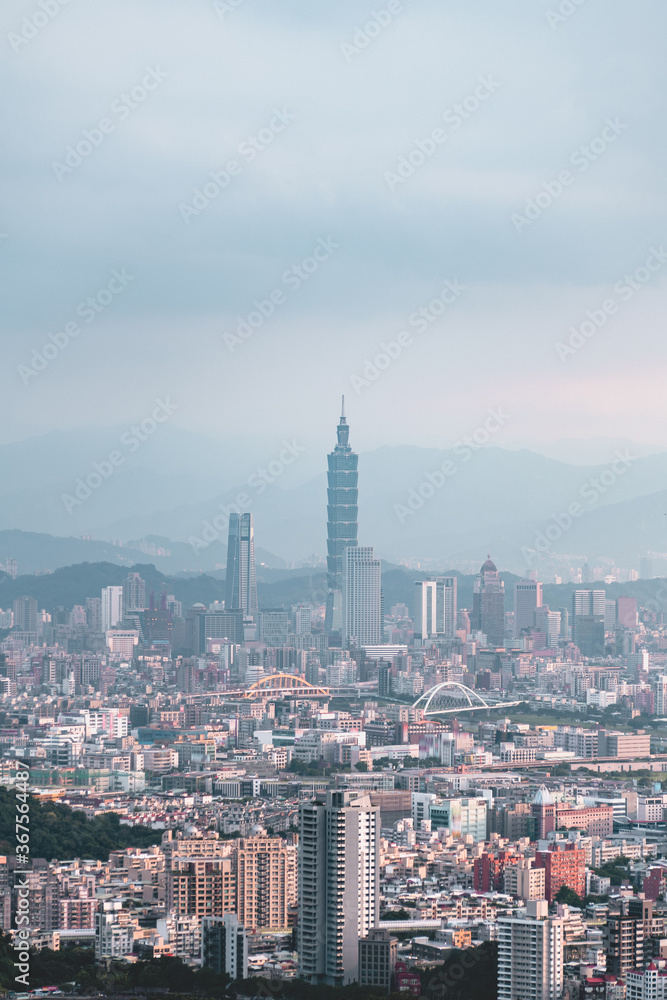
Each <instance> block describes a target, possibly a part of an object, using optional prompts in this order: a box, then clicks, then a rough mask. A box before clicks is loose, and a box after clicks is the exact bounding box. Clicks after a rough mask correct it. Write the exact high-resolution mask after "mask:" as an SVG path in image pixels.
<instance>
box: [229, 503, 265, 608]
mask: <svg viewBox="0 0 667 1000" xmlns="http://www.w3.org/2000/svg"><path fill="white" fill-rule="evenodd" d="M225 608H226V610H228V611H231V610H240V611H243V612H244V614H246V615H249V616H251V617H253V618H256V617H257V577H256V573H255V531H254V528H253V523H252V514H230V515H229V535H228V538H227V573H226V577H225Z"/></svg>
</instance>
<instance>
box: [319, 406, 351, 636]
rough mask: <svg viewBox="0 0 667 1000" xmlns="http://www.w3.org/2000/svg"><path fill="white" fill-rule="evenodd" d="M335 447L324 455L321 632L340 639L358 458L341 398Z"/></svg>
mask: <svg viewBox="0 0 667 1000" xmlns="http://www.w3.org/2000/svg"><path fill="white" fill-rule="evenodd" d="M336 436H337V440H336V447H335V448H334V450H333V451H332V452H329V454H328V456H327V466H328V471H327V587H328V595H327V606H326V614H325V621H324V629H325V632H326V633H327V635H330V636H333V637H340V635H341V633H342V631H343V575H344V565H343V555H344V552H345V549H346V547H347V546H349V545H357V534H358V520H359V506H358V504H359V489H358V487H359V472H358V464H359V456H358V455H357V454H356V453H355V452H353V451H352V449H351V447H350V442H349V438H350V428H349V427H348V423H347V420H346V419H345V397H343V404H342V409H341V417H340V422H339V424H338V429H337V431H336Z"/></svg>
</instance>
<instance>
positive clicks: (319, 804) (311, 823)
mask: <svg viewBox="0 0 667 1000" xmlns="http://www.w3.org/2000/svg"><path fill="white" fill-rule="evenodd" d="M379 851H380V807H379V806H374V805H372V804H371V800H370V798H369V797H368V796H365V795H364V796H360V797H359V798H356V799H352V798H351V795H350V792H349V791H347V790H336V791H329V792H327V795H326V800H315V801H312V802H306V803H302V804H301V807H300V810H299V918H298V926H297V942H298V943H297V949H298V952H299V975H300V976H301V978H302V979H305V980H307V981H308V982H310V983H327V984H329V985H332V986H346V985H348V984H350V983H354V982H358V981H359V940H360V938H366V937H368V935H369V933H370V931H371V930H372V929H373V928H374V927H376V926H377V922H378V919H379V905H380V891H379V867H380V854H379Z"/></svg>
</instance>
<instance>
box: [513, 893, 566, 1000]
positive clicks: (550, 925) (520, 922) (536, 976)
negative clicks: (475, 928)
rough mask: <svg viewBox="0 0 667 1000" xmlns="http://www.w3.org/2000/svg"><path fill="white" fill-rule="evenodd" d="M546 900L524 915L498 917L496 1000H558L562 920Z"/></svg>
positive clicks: (528, 908) (532, 905)
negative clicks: (554, 913) (550, 908)
mask: <svg viewBox="0 0 667 1000" xmlns="http://www.w3.org/2000/svg"><path fill="white" fill-rule="evenodd" d="M548 913H549V905H548V903H547V902H546V901H545V900H529V901H528V902H527V903H526V913H525V915H524V916H516V917H500V918H499V919H498V1000H517V998H518V997H520V998H521V1000H559V998H560V996H561V993H562V990H563V940H564V931H563V923H564V922H563V919H562V918H560V917H549V916H548Z"/></svg>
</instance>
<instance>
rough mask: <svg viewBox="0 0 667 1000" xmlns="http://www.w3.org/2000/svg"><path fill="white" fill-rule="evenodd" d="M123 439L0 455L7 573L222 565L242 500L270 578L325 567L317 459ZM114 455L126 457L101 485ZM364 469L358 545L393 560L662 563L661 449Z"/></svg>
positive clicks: (401, 460) (469, 565)
mask: <svg viewBox="0 0 667 1000" xmlns="http://www.w3.org/2000/svg"><path fill="white" fill-rule="evenodd" d="M121 437H122V431H119V430H117V429H110V430H106V431H103V432H102V431H94V430H90V431H86V432H79V431H77V432H61V431H54V432H53V433H52V434H50V435H47V436H45V437H41V438H30V439H27V440H26V441H22V442H20V443H18V444H11V445H4V446H2V447H0V469H2V472H3V475H2V478H1V480H0V527H3V528H4V529H5V530H3V531H0V563H3V562H5V560H6V559H7V558H11V557H13V558H15V559H17V561H18V562H19V569H20V571H21V572H37V571H49V570H54V569H56V568H58V567H60V566H65V565H69V564H72V563H76V562H81V561H88V562H100V561H108V562H112V563H114V564H116V565H119V566H128V565H130V564H132V563H137V562H144V561H147V560H150V561H152V562H155V564H156V566H158V567H159V568H160V569H161V570H162V571H164V572H168V573H177V572H210V571H214V570H219V569H222V568H224V565H225V560H226V527H225V525H226V522H225V518H224V512H223V510H222V509H221V508H227V509H229V508H230V506H232V505H234V504H236V505H237V506H238V507H239V508H241V509H246V510H251V511H252V513H253V514H254V521H255V539H256V545H257V552H258V560H259V561H260V562H263V563H265V564H266V566H267V567H271V568H274V569H278V568H281V567H283V568H284V567H285V566H286V565H292V566H293V565H295V564H298V563H300V562H309V563H312V564H313V565H318V563H320V564H321V561H322V556H323V554H324V553H325V551H326V474H325V471H324V468H325V456H324V455H323V454H322V455H314V454H313V453H312V451H308V450H307V449H305V451H304V454H303V456H301V455H300V454H299V455H298V457H296V458H295V459H294V461H293V462H292V463H290V464H289V465H285V466H284V467H282V468H281V467H280V463H279V462H278V460H277V459H278V456H279V455H280V454H281V441H280V440H279V439H277V438H276V439H275V440H274V439H272V440H271V441H270V442H268V443H267V446H266V450H265V452H264V454H265V455H268V456H271V458H269V459H268V461H266V462H265V466H266V467H267V468H270V469H271V470H272V471H273V473H274V474H273V475H269V474H268V473H263V474H262V475H260V476H259V477H258V475H257V473H258V471H259V470H260V469H262V468H264V467H265V466H263V465H262V461H261V459H258V455H260V454H261V451H262V449H261V448H260V447H259V446H257V447H255V449H254V451H253V450H252V449H251V450H245V451H244V449H242V448H241V447H240V445H239V444H238V443H235V444H233V445H231V446H230V447H227V446H226V445H224V444H222V443H220V442H219V441H214V440H213V439H210V440H209V439H208V438H205V437H203V436H202V435H198V434H192V433H190V432H186V431H183V430H182V429H180V428H177V427H171V426H167V427H165V428H162V429H161V430H160V432H159V434H155V437H154V439H152V440H150V441H147V442H146V443H145V444H144V445H142V447H140V448H137V449H136V450H134V451H132V452H130V450H129V449H128V448H125V450H124V451H123V448H124V446H123V445H122V444H120V441H121ZM114 449H116V451H120V452H121V456H122V459H123V461H122V463H120V464H119V465H118V466H114V467H113V468H112V469H111V472H110V473H109V475H108V476H106V477H105V476H104V475H103V474H102V473H104V472H106V471H107V470H108V468H109V466H108V456H109V454H110V453H111V452H112V451H113V450H114ZM297 449H298V445H297ZM604 451H605V449H604V447H602V446H600V447H599V448H598V449H597V452H598V453H600V454H602V453H604ZM104 463H107V464H106V465H105V464H104ZM318 468H319V470H320V471H317V470H318ZM99 469H102V473H100V472H99V471H97V472H96V470H99ZM276 470H277V473H276ZM359 470H360V472H359V490H360V493H359V541H360V543H361V544H364V545H373V546H374V547H375V550H376V553H377V554H379V555H380V556H381V557H382V558H383V559H385V560H386V561H388V562H391V563H394V564H396V563H401V562H404V563H409V565H411V566H412V565H414V566H421V568H423V569H425V570H433V569H438V568H441V567H443V566H456V567H457V568H459V569H461V570H462V571H467V572H474V571H476V570H477V569H478V567H479V565H480V564H481V562H482V561H483V559H484V557H485V556H486V553H487V552H491V553H492V555H493V557H494V560H495V561H496V563H497V565H498V566H499V568H501V569H507V570H508V571H511V572H513V573H517V574H519V575H523V574H525V572H526V570H527V569H528V568H533V567H534V568H537V569H538V571H540V570H543V571H544V573H543V576H544V578H546V577H547V576H548V575H550V574H551V575H552V574H553V573H554V572H557V571H558V568H559V567H560V566H562V567H566V566H567V565H568V564H574V565H581V564H582V563H583V562H585V561H586V560H588V561H589V562H590V563H591V564H593V565H598V566H601V567H603V568H604V567H607V566H611V565H613V564H616V565H619V566H621V567H627V568H631V567H637V568H638V563H639V558H640V557H641V556H643V555H645V554H646V553H648V552H651V553H655V554H656V556H655V563H656V564H657V566H658V568H659V567H660V566H661V562H660V561H661V560H663V561H664V566H665V567H667V555H665V556H664V558H663V556H662V555H661V553H662V552H663V550H667V544H664V542H663V539H664V538H665V535H666V532H667V521H665V517H666V515H667V452H660V453H656V454H645V453H641V449H639V448H637V449H633V446H632V445H625V446H621V447H618V446H616V447H614V445H613V444H612V443H610V444H609V448H608V451H607V457H606V458H605V460H604V461H603V462H598V463H596V464H595V465H592V464H584V465H582V464H573V463H566V462H563V461H559V460H556V459H555V458H551V457H547V456H545V455H541V454H538V453H536V452H533V451H529V450H526V449H515V450H508V449H502V448H497V447H494V446H484V447H476V446H475V445H474V443H473V442H471V443H470V446H465V445H463V446H458V447H455V448H453V449H446V450H443V449H436V448H420V447H412V446H393V447H392V446H385V447H381V448H377V449H375V450H373V451H369V452H365V453H362V454H361V456H360V460H359ZM443 470H444V471H443ZM91 475H92V476H93V478H92V480H90V479H89V477H90V476H91ZM86 480H88V481H89V482H92V483H93V484H94V485H93V486H92V487H91V486H87V485H86ZM98 480H99V482H98ZM269 480H271V481H269ZM77 488H78V494H77ZM67 498H70V499H69V500H68V499H67ZM216 518H217V520H216ZM112 542H114V543H115V544H112ZM314 554H315V556H314ZM654 568H655V566H654Z"/></svg>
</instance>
